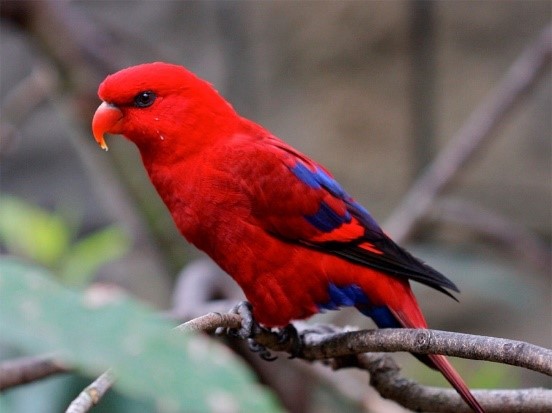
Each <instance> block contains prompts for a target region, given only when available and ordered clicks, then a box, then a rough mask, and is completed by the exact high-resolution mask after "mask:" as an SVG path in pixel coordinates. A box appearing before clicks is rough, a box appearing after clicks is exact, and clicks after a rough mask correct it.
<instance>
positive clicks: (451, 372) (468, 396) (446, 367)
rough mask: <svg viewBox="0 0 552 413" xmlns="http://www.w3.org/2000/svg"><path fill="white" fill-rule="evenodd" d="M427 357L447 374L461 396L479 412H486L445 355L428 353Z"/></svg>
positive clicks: (447, 377) (448, 379) (446, 376)
mask: <svg viewBox="0 0 552 413" xmlns="http://www.w3.org/2000/svg"><path fill="white" fill-rule="evenodd" d="M427 358H428V359H429V360H431V362H432V364H433V365H434V366H435V367H436V368H437V369H438V370H439V371H440V372H441V374H443V376H445V378H446V379H447V381H448V382H449V383H450V384H451V386H452V387H454V388H455V389H456V391H457V392H458V394H459V395H460V397H462V399H463V400H464V401H465V402H466V403H467V404H468V405H469V406H470V407H471V408H472V409H473V411H474V412H477V413H485V410H484V409H483V407H481V405H480V404H479V402H478V401H477V399H476V398H475V397H474V395H473V394H472V392H471V391H470V389H469V388H468V386H467V385H466V383H465V382H464V380H463V379H462V377H460V374H458V372H457V371H456V370H455V369H454V367H452V365H451V364H450V362H449V361H448V359H447V358H446V357H445V356H442V355H440V354H428V355H427Z"/></svg>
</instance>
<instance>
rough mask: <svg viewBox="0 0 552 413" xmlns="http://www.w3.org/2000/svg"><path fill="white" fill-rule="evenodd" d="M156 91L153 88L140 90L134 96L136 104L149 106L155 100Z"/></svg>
mask: <svg viewBox="0 0 552 413" xmlns="http://www.w3.org/2000/svg"><path fill="white" fill-rule="evenodd" d="M155 98H156V96H155V93H153V92H152V91H151V90H147V91H145V92H140V93H138V94H137V95H136V96H135V97H134V106H136V107H138V108H147V107H148V106H151V105H152V104H153V102H155Z"/></svg>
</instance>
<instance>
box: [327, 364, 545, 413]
mask: <svg viewBox="0 0 552 413" xmlns="http://www.w3.org/2000/svg"><path fill="white" fill-rule="evenodd" d="M342 367H358V368H361V369H363V370H366V371H368V373H369V374H370V384H371V385H372V387H374V388H375V389H376V390H377V391H378V393H379V394H380V395H381V396H382V397H384V398H386V399H391V400H394V401H395V402H397V403H399V404H400V405H402V406H404V407H406V408H408V409H410V410H414V411H431V412H455V413H468V412H471V410H470V409H469V407H468V406H467V405H466V404H465V403H464V401H463V400H462V399H461V398H460V396H458V394H457V393H456V391H455V390H452V389H443V388H439V387H429V386H422V385H420V384H418V383H416V382H414V381H412V380H409V379H405V378H404V377H401V375H400V368H399V367H398V365H397V364H396V363H395V361H394V360H393V358H391V357H389V356H388V355H386V354H381V353H364V354H359V355H358V356H357V357H356V358H352V362H351V363H350V364H349V365H342V366H334V368H342ZM472 393H473V394H474V396H475V397H476V398H477V400H479V401H480V402H481V403H482V405H483V407H484V408H485V411H486V412H487V413H509V412H531V413H539V412H542V413H544V412H548V411H550V409H552V390H549V389H542V388H533V389H519V390H472Z"/></svg>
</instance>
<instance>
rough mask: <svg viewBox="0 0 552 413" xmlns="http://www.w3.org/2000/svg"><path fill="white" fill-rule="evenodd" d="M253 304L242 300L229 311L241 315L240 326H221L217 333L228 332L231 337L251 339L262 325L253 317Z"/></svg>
mask: <svg viewBox="0 0 552 413" xmlns="http://www.w3.org/2000/svg"><path fill="white" fill-rule="evenodd" d="M252 310H253V309H252V307H251V304H250V303H248V302H247V301H240V302H239V303H238V304H236V305H235V306H234V307H232V309H231V310H230V311H229V312H230V313H231V314H238V315H239V316H240V317H241V326H240V328H222V327H221V328H219V329H217V331H216V334H226V335H229V336H231V337H237V338H241V339H242V340H246V339H250V338H252V337H254V336H255V335H256V334H258V333H259V332H260V331H261V330H262V329H263V327H261V326H260V325H259V324H258V323H257V322H256V321H255V318H254V317H253V311H252Z"/></svg>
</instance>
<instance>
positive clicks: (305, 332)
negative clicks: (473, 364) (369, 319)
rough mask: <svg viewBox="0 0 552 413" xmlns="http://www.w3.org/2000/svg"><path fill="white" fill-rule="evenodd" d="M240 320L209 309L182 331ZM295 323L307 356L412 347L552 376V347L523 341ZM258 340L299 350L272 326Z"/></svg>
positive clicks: (231, 325) (419, 351) (316, 357)
mask: <svg viewBox="0 0 552 413" xmlns="http://www.w3.org/2000/svg"><path fill="white" fill-rule="evenodd" d="M240 320H241V317H240V316H239V315H237V314H219V313H210V314H207V315H205V316H202V317H198V318H196V319H193V320H190V321H188V322H186V323H184V324H182V325H181V326H179V327H177V329H179V330H183V331H214V330H215V329H216V328H217V327H224V328H237V327H239V326H240V323H241V321H240ZM295 326H296V329H297V331H298V333H299V336H300V339H301V343H300V345H301V353H300V357H301V358H304V359H307V360H324V359H329V358H336V357H345V356H350V355H354V354H360V353H366V352H398V351H407V352H410V353H417V354H444V355H446V356H451V357H461V358H466V359H471V360H483V361H492V362H495V363H502V364H509V365H512V366H517V367H524V368H526V369H529V370H533V371H536V372H539V373H542V374H546V375H548V376H552V350H549V349H546V348H544V347H539V346H536V345H534V344H529V343H525V342H523V341H517V340H509V339H505V338H497V337H485V336H478V335H473V334H463V333H455V332H450V331H440V330H430V329H410V328H388V329H378V330H359V331H343V330H342V329H340V328H338V327H333V326H327V325H324V326H315V327H313V326H309V325H308V324H305V323H296V325H295ZM321 330H322V331H323V332H322V333H321V332H320V331H321ZM254 338H255V341H257V342H258V343H259V344H262V345H264V346H266V347H268V348H269V349H271V350H274V351H287V352H289V353H294V352H296V348H297V343H294V342H293V338H291V339H290V340H287V341H282V340H281V338H280V337H278V335H277V334H274V333H272V332H269V331H267V330H262V331H260V332H259V334H258V335H256V336H255V337H254Z"/></svg>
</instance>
